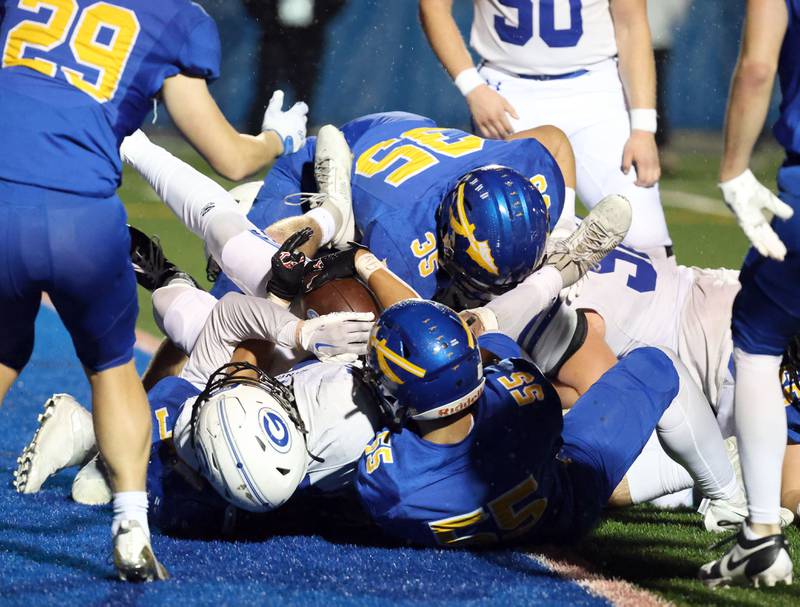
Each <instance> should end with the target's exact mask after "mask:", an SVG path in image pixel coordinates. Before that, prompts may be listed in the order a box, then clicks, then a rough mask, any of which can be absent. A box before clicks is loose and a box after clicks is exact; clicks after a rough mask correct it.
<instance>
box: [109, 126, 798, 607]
mask: <svg viewBox="0 0 800 607" xmlns="http://www.w3.org/2000/svg"><path fill="white" fill-rule="evenodd" d="M156 140H157V141H158V142H159V143H162V144H163V145H166V146H167V147H169V148H170V149H171V150H172V151H173V152H175V153H177V154H178V155H179V156H181V157H182V158H184V160H186V161H187V162H189V163H190V164H192V165H193V166H195V167H197V168H198V169H199V170H201V171H203V172H205V173H210V170H209V168H208V166H207V165H206V164H205V162H203V161H202V159H200V158H199V157H198V156H197V155H196V154H195V153H194V152H192V151H191V150H190V149H189V148H188V147H187V146H186V145H185V144H183V143H181V142H180V141H179V140H176V139H174V138H168V137H165V138H159V137H156ZM679 145H680V144H679ZM683 147H684V148H687V149H680V147H679V149H678V151H677V153H678V163H677V166H676V167H675V168H674V170H673V172H672V174H673V175H674V176H667V177H665V178H664V179H662V181H661V188H662V190H663V191H665V195H664V199H665V204H666V205H669V203H670V198H671V194H670V192H684V193H689V194H696V195H700V196H704V197H708V198H713V199H717V200H720V198H719V195H718V191H717V188H716V171H717V166H718V163H719V156H718V154H717V153H716V151H715V148H716V149H718V147H719V146H718V145H716V142H715V141H713V138H712V141H710V142H709V141H708V138H707V137H705V136H703V137H701V138H700V139H698V138H694V139H690V140H689V141H688V142H686V143H684V144H683ZM780 159H781V158H780V152H779V151H778V150H776V149H775V148H774V147H767V148H765V149H763V150H761V151H760V152H759V154H757V156H756V157H755V159H754V162H753V167H754V171H755V173H756V174H757V176H758V177H759V178H760V179H761V180H762V181H763V183H765V184H767V185H769V186H770V187H772V186H773V185H774V179H775V171H776V169H777V167H778V165H779V163H780ZM219 181H220V183H222V184H223V185H224V186H226V187H229V186H231V185H232V184H231V183H230V182H226V181H224V180H219ZM121 197H122V199H123V200H124V201H125V203H126V206H127V208H128V215H129V220H130V222H131V223H132V224H134V225H136V226H137V227H139V228H141V229H143V230H144V231H146V232H148V233H155V234H158V235H159V236H160V237H161V239H162V241H163V244H164V248H165V251H166V253H167V255H168V257H170V259H172V260H174V261H175V262H176V263H177V264H178V265H179V266H181V267H182V268H184V269H185V270H187V271H189V272H190V273H192V274H193V275H194V276H195V277H196V278H198V279H200V280H201V282H202V283H203V284H204V285H206V286H207V283H206V282H205V257H204V255H203V246H202V243H201V242H200V241H199V240H198V239H197V238H195V237H194V236H193V235H192V234H191V233H189V232H188V231H187V230H186V229H185V228H184V227H183V226H182V225H181V224H180V223H179V221H178V220H177V219H176V218H175V217H174V216H173V215H172V213H171V212H170V211H169V210H168V209H167V208H166V206H164V205H163V204H162V203H160V202H159V201H158V200H157V199H156V196H155V194H154V193H153V192H152V190H150V188H149V187H148V186H147V184H145V183H144V182H143V180H142V179H141V178H139V177H138V175H136V174H134V173H133V172H132V171H130V170H128V169H126V172H125V176H124V183H123V187H122V190H121ZM666 215H667V220H668V222H669V226H670V232H671V234H672V238H673V241H674V244H675V252H676V255H677V258H678V260H679V262H680V263H682V264H685V265H698V266H704V267H718V266H726V267H731V268H738V267H739V265H740V263H741V260H742V258H743V256H744V253H745V251H746V250H747V241H746V239H745V237H744V236H743V235H742V233H741V231H740V230H739V228H738V226H737V225H736V222H735V221H734V219H733V218H732V217H724V216H718V215H707V214H703V213H698V212H694V211H692V210H687V209H683V208H670V207H669V206H667V209H666ZM140 307H141V309H142V313H141V314H140V318H139V326H140V328H143V329H145V330H147V331H150V332H152V333H154V334H158V330H157V329H156V327H155V324H154V322H153V319H152V313H151V312H150V299H149V294H147V293H145V292H143V291H141V290H140ZM788 537H789V541H790V542H791V543H792V546H793V550H792V558H793V559H794V562H795V564H796V568H797V570H798V571H800V531H798V529H797V528H793V529H790V530H789V534H788ZM719 539H720V538H719V536H716V535H714V534H711V533H707V532H705V531H703V530H702V528H701V526H700V517H699V515H697V514H695V513H693V512H686V511H682V512H664V511H659V510H656V509H653V508H649V507H637V508H631V509H627V510H622V511H617V512H615V513H613V514H611V515H609V516H608V517H607V518H606V519H605V521H604V522H603V523H602V524H601V525H600V526H599V527H598V529H597V530H596V531H595V532H594V533H593V534H592V535H591V536H590V537H589V538H588V539H587V540H586V541H584V542H583V543H582V544H581V545H580V547H579V548H578V553H579V554H580V555H581V556H582V557H584V558H585V559H586V560H588V561H589V562H590V563H591V564H592V565H594V566H595V568H596V569H597V570H598V571H600V572H602V573H603V574H604V575H605V576H607V577H618V578H622V579H625V580H628V581H630V582H633V583H635V584H637V585H639V586H640V587H642V588H646V589H648V590H652V591H654V592H656V593H658V594H660V595H661V596H663V597H665V598H666V599H668V600H670V601H672V602H674V603H676V604H680V605H732V604H737V605H753V606H762V605H769V606H771V605H776V606H777V605H791V604H793V605H798V604H800V588H799V587H793V588H789V589H787V588H786V587H779V588H776V589H770V590H760V591H755V590H744V589H730V590H717V591H709V590H706V589H705V588H704V587H703V586H702V585H701V584H700V583H699V582H697V581H696V580H695V576H696V574H697V569H698V567H699V566H700V565H701V564H703V563H704V562H706V561H708V560H710V559H711V558H713V557H715V556H717V555H719V554H721V552H722V549H720V550H717V551H711V550H709V546H710V545H711V544H713V543H714V542H716V541H718V540H719Z"/></svg>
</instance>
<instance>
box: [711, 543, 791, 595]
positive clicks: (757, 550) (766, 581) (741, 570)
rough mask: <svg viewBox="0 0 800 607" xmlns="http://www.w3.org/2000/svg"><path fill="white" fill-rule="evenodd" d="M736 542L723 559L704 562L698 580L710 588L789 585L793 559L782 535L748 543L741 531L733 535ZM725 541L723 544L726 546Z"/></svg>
mask: <svg viewBox="0 0 800 607" xmlns="http://www.w3.org/2000/svg"><path fill="white" fill-rule="evenodd" d="M731 539H735V540H736V543H735V544H734V546H733V548H731V549H730V550H729V551H728V552H727V553H726V554H725V555H723V556H722V558H719V559H717V560H716V561H711V562H710V563H706V564H705V565H703V566H702V567H701V568H700V571H699V573H698V577H699V578H700V580H702V582H703V584H705V585H706V586H708V587H710V588H716V587H717V586H755V587H756V588H758V587H759V586H770V587H771V586H774V585H775V584H787V585H790V584H791V583H792V559H791V558H790V557H789V552H788V548H789V545H788V543H787V542H786V538H785V537H783V534H781V533H779V534H777V535H767V536H765V537H760V538H757V539H754V540H748V539H747V538H746V537H745V536H744V531H740V532H739V533H738V534H737V535H735V536H732V538H731ZM727 541H728V540H725V542H724V543H727Z"/></svg>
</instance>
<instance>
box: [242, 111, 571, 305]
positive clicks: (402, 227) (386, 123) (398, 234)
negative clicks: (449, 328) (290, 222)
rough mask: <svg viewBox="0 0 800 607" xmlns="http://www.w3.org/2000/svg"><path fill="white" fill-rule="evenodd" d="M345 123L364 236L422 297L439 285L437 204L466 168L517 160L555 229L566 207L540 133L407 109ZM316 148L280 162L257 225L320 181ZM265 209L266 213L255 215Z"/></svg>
mask: <svg viewBox="0 0 800 607" xmlns="http://www.w3.org/2000/svg"><path fill="white" fill-rule="evenodd" d="M341 129H342V132H343V133H344V135H345V138H346V139H347V143H348V144H349V145H350V148H351V150H352V151H353V159H354V160H353V174H352V191H353V210H354V212H355V220H356V226H357V227H358V229H359V231H360V232H361V234H362V235H363V238H362V243H363V244H365V245H367V246H368V247H369V248H370V250H371V251H372V252H373V253H374V254H375V255H376V256H377V257H378V258H379V259H385V260H386V261H387V263H388V265H389V269H391V270H392V271H393V272H394V273H395V274H397V275H398V276H400V278H402V279H403V280H405V281H406V282H407V283H408V284H409V285H411V286H412V287H413V288H414V289H415V290H416V291H417V292H418V293H419V294H420V295H421V296H422V297H425V298H428V299H430V298H432V297H433V296H434V294H435V293H436V291H437V290H438V288H439V286H440V285H439V284H438V282H437V276H436V274H437V270H438V267H439V266H438V244H439V243H438V239H437V235H436V210H437V208H438V206H439V204H440V203H441V202H442V200H443V199H444V197H445V195H446V194H447V192H448V191H449V190H450V189H452V188H453V187H454V186H455V184H456V182H457V181H458V180H459V179H460V178H461V177H462V176H463V175H464V174H465V173H468V172H469V171H471V170H472V169H476V168H478V167H482V166H486V165H489V164H498V165H503V166H507V167H511V168H512V169H515V170H517V171H519V172H520V173H522V174H523V175H525V176H526V177H528V178H529V179H530V180H531V182H532V183H533V185H534V186H536V187H537V188H538V189H539V191H540V192H541V193H542V195H543V198H544V201H545V203H546V204H547V205H548V206H549V208H550V227H551V229H552V227H553V226H554V225H555V223H556V221H558V218H559V217H560V215H561V208H562V206H563V200H564V178H563V177H562V175H561V171H560V169H559V168H558V165H557V164H556V161H555V159H554V158H553V157H552V156H551V155H550V153H549V152H548V151H547V150H546V149H545V148H544V146H543V145H542V144H541V143H539V142H538V141H536V140H534V139H523V140H518V141H496V140H490V139H482V138H480V137H477V136H476V135H471V134H469V133H465V132H464V131H460V130H458V129H448V128H440V127H438V126H436V123H435V122H434V121H433V120H431V119H430V118H425V117H423V116H417V115H416V114H408V113H405V112H386V113H382V114H371V115H369V116H363V117H361V118H357V119H356V120H353V121H351V122H348V123H347V124H345V125H343V126H342V127H341ZM315 149H316V143H315V140H313V139H309V141H308V143H307V145H306V147H305V148H304V149H303V150H300V152H298V153H297V154H293V155H291V156H287V157H284V158H282V159H280V160H278V162H276V163H275V165H274V167H273V169H272V171H271V172H270V174H269V175H268V176H267V179H266V181H265V183H264V187H263V188H262V189H261V192H260V193H259V195H258V198H257V202H258V203H260V204H257V205H256V206H254V207H253V211H252V212H251V215H250V217H251V219H252V220H253V222H254V223H255V224H256V225H258V226H259V227H264V225H269V223H272V222H273V221H275V220H277V219H280V218H282V217H285V216H288V215H293V214H298V213H299V212H300V211H299V207H296V206H295V207H291V206H289V207H287V206H286V205H285V204H284V202H283V199H284V197H285V196H287V195H290V194H293V193H295V192H298V191H300V188H303V189H304V190H305V191H309V190H308V188H313V187H314V184H313V181H309V179H308V177H309V169H310V167H311V164H312V163H313V158H314V151H315ZM312 175H313V173H312ZM259 207H261V209H259ZM262 213H264V216H263V217H262V218H261V220H259V218H258V217H255V216H254V215H257V214H262ZM267 217H268V219H267ZM267 222H269V223H267Z"/></svg>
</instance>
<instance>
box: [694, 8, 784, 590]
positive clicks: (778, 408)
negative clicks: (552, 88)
mask: <svg viewBox="0 0 800 607" xmlns="http://www.w3.org/2000/svg"><path fill="white" fill-rule="evenodd" d="M776 72H777V73H778V75H779V77H780V85H781V92H782V94H783V98H782V101H781V109H780V117H779V119H778V122H777V123H776V124H775V128H774V133H775V137H776V138H777V139H778V142H779V143H780V144H781V145H782V146H783V147H784V149H785V150H786V160H785V161H784V163H783V166H782V167H781V168H780V170H779V172H778V188H779V190H780V199H779V198H778V197H776V196H774V195H773V194H772V192H770V191H769V190H768V189H767V188H766V187H764V186H763V185H761V184H760V183H759V182H758V180H757V179H756V178H755V177H754V176H753V174H752V172H751V171H750V170H749V168H748V165H749V163H750V157H751V154H752V152H753V147H754V145H755V142H756V140H757V139H758V136H759V134H760V133H761V130H762V128H763V126H764V120H765V118H766V115H767V109H768V107H769V102H770V98H771V96H772V88H773V83H774V79H775V74H776ZM719 186H720V189H721V190H722V195H723V197H724V199H725V202H726V203H727V204H728V206H729V207H730V208H731V209H732V210H733V211H734V213H735V214H736V216H737V219H738V221H739V225H741V226H742V228H743V230H744V232H745V234H746V235H747V237H748V238H749V239H750V241H751V243H752V244H753V246H752V248H751V249H750V251H749V252H748V254H747V256H746V258H745V260H744V264H743V265H742V271H741V277H740V280H741V283H742V290H741V291H740V292H739V295H738V296H737V298H736V300H735V302H734V306H733V321H732V330H733V344H734V363H735V367H736V393H735V413H734V414H735V423H736V435H737V437H738V442H739V451H740V457H741V464H742V476H743V479H744V484H745V488H746V491H747V500H748V508H749V511H750V514H749V519H748V523H747V525H745V526H744V527H743V528H742V530H741V532H740V533H739V535H738V537H737V541H736V543H735V544H734V546H733V547H732V548H731V549H730V550H729V551H728V552H727V553H726V554H725V555H724V556H722V558H720V559H718V560H716V561H713V562H710V563H707V564H706V565H704V566H703V567H702V569H701V571H700V577H701V578H702V579H703V580H704V582H705V583H706V584H707V585H710V586H717V585H727V584H747V585H749V584H755V585H763V584H766V585H769V586H772V585H774V584H776V583H791V581H792V561H791V559H790V557H789V553H788V551H787V543H786V540H785V538H784V537H783V534H782V533H781V530H780V527H779V524H778V523H779V513H778V512H779V510H778V509H779V507H780V497H781V462H782V461H783V457H784V451H785V449H786V440H785V436H786V415H785V414H784V411H783V406H782V405H783V399H782V395H781V385H780V382H779V381H778V377H779V369H780V364H781V355H782V353H783V351H784V349H785V348H786V346H787V345H788V343H789V341H790V339H791V338H792V336H793V335H795V334H797V333H798V332H800V307H798V301H800V293H798V289H797V288H796V287H795V285H796V284H797V276H798V272H800V214H798V213H797V212H796V210H797V207H798V206H799V205H800V1H798V0H749V1H748V3H747V13H746V17H745V25H744V35H743V39H742V49H741V53H740V55H739V61H738V63H737V65H736V70H735V72H734V75H733V80H732V84H731V93H730V99H729V102H728V113H727V118H726V124H725V145H724V153H723V157H722V161H721V164H720V184H719ZM773 216H774V219H772V218H773ZM770 220H772V221H771V223H770Z"/></svg>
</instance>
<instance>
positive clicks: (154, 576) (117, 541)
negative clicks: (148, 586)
mask: <svg viewBox="0 0 800 607" xmlns="http://www.w3.org/2000/svg"><path fill="white" fill-rule="evenodd" d="M114 565H115V566H116V568H117V575H119V579H121V580H122V581H124V582H153V581H156V580H168V579H169V573H168V572H167V570H166V569H165V568H164V566H163V565H162V564H161V563H159V562H158V559H157V558H156V555H155V554H154V553H153V548H152V546H151V545H150V538H149V537H148V536H147V533H146V532H145V530H144V529H142V526H141V525H140V524H139V523H138V522H137V521H122V522H121V523H120V525H119V528H118V529H117V532H116V534H115V535H114Z"/></svg>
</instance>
